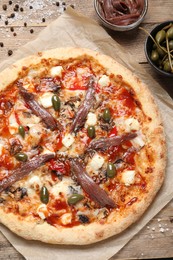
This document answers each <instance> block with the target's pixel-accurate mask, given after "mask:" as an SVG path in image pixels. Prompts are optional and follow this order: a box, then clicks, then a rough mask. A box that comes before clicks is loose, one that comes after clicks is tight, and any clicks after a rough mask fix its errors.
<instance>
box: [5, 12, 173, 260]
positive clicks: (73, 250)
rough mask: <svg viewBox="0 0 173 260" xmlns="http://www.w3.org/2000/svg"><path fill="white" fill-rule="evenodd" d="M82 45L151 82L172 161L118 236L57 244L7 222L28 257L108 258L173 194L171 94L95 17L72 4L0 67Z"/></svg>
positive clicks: (12, 237) (13, 239)
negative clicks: (25, 235) (25, 234)
mask: <svg viewBox="0 0 173 260" xmlns="http://www.w3.org/2000/svg"><path fill="white" fill-rule="evenodd" d="M68 46H78V47H85V48H90V49H92V50H96V51H100V52H102V53H105V54H107V55H109V56H111V57H113V58H115V59H116V60H117V61H119V62H120V63H122V64H123V65H125V66H126V67H128V68H129V69H130V70H132V71H134V72H135V73H136V72H137V74H138V76H139V77H140V78H142V80H143V81H144V82H145V83H147V84H148V86H149V88H150V90H151V91H152V92H153V93H154V96H155V98H156V101H157V102H158V105H159V107H160V110H161V113H162V114H163V120H164V125H165V131H166V136H167V145H168V164H167V170H166V180H165V182H164V185H163V187H162V189H161V191H160V192H159V194H158V195H157V197H156V199H155V201H154V202H153V203H152V205H151V206H150V208H149V209H148V210H147V212H146V213H145V214H144V216H143V217H142V218H141V219H140V221H138V222H137V223H135V224H134V225H132V226H131V227H130V228H129V229H127V230H126V231H125V232H123V233H122V234H120V235H118V236H114V237H112V238H110V239H108V240H105V241H103V242H100V243H97V244H94V245H91V246H80V247H79V246H57V245H48V244H43V243H40V242H33V241H26V240H23V239H22V238H20V237H18V236H16V235H14V234H12V233H11V232H10V231H9V230H7V229H6V228H5V227H4V226H2V225H1V226H0V230H1V231H2V233H3V234H4V235H5V236H6V237H7V239H8V240H9V241H10V242H11V244H12V245H13V246H14V247H15V248H16V249H17V250H18V251H19V252H20V253H21V254H22V255H23V256H24V257H25V258H26V259H28V260H31V259H32V260H34V259H36V260H39V259H40V260H42V259H44V258H45V257H46V258H47V259H49V260H54V259H56V260H68V259H70V260H81V259H82V260H93V259H94V260H106V259H109V258H110V257H112V256H113V255H114V254H116V253H117V252H118V251H119V250H120V249H121V248H122V247H123V246H124V245H125V244H126V243H127V242H128V241H129V240H130V239H131V238H132V237H133V236H134V235H135V234H136V233H137V232H139V230H141V229H142V228H143V227H144V226H145V225H146V224H147V222H148V221H149V220H151V219H152V218H153V217H154V216H155V215H156V214H157V213H158V212H159V211H160V210H161V209H162V208H163V207H164V206H165V205H166V204H167V203H168V202H169V201H170V200H171V199H172V198H173V188H172V184H173V178H172V173H173V135H172V129H173V122H172V118H173V102H172V100H171V98H170V97H169V95H168V94H167V93H166V92H165V91H164V90H163V89H162V88H161V87H160V86H159V85H158V83H157V82H155V81H154V80H153V79H152V78H151V77H150V76H149V75H148V74H147V73H146V71H145V70H144V69H142V68H141V66H140V65H138V64H137V62H135V61H134V56H132V55H131V54H130V53H128V52H126V50H124V49H123V48H122V47H121V46H120V45H119V44H118V43H116V42H115V41H114V40H113V39H112V38H111V37H110V36H109V35H108V34H107V33H106V31H105V30H104V29H103V28H102V27H101V26H99V25H98V24H97V23H96V22H95V21H92V20H91V19H89V18H87V17H84V16H82V15H79V14H78V13H76V12H75V11H74V10H73V9H71V8H68V9H67V11H66V12H65V14H63V15H62V16H61V17H59V18H58V19H57V20H55V21H54V22H52V23H51V24H50V25H49V26H48V27H47V28H46V29H44V30H43V31H42V32H41V33H40V34H39V36H38V37H37V38H36V39H35V40H34V41H32V42H29V43H28V44H26V45H25V46H23V47H21V48H20V49H19V50H18V51H17V53H16V55H14V56H13V57H12V58H10V59H8V60H7V61H5V62H3V63H2V64H1V65H0V70H2V69H4V68H5V67H7V66H9V65H10V64H12V63H13V62H14V61H16V60H17V59H20V58H23V57H25V56H28V55H29V54H33V53H35V52H38V51H42V50H47V49H51V48H56V47H68Z"/></svg>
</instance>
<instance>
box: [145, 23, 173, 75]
mask: <svg viewBox="0 0 173 260" xmlns="http://www.w3.org/2000/svg"><path fill="white" fill-rule="evenodd" d="M170 23H172V24H173V21H166V22H163V23H161V24H159V25H157V26H156V27H154V28H153V30H152V31H151V32H150V34H151V35H152V36H153V38H155V36H156V33H157V32H158V31H160V30H161V29H162V28H164V27H165V26H166V25H168V24H170ZM152 47H153V40H152V39H151V37H150V36H148V37H147V39H146V41H145V55H146V58H147V60H148V63H149V64H150V65H151V67H152V68H153V69H154V70H155V71H156V72H158V73H159V74H160V75H162V76H166V77H173V73H169V72H166V71H164V70H162V69H160V68H159V67H157V66H156V64H155V63H154V62H153V61H152V60H151V58H150V57H151V51H152Z"/></svg>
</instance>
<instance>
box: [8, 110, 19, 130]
mask: <svg viewBox="0 0 173 260" xmlns="http://www.w3.org/2000/svg"><path fill="white" fill-rule="evenodd" d="M18 127H19V125H18V123H17V121H16V117H15V114H14V113H11V115H10V117H9V132H10V134H11V135H13V134H15V133H17V132H18Z"/></svg>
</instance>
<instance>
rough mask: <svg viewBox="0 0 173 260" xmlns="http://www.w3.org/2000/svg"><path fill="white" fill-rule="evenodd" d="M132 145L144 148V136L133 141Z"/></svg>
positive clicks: (139, 136)
mask: <svg viewBox="0 0 173 260" xmlns="http://www.w3.org/2000/svg"><path fill="white" fill-rule="evenodd" d="M131 143H132V145H133V146H134V147H135V148H142V147H143V146H144V145H145V142H144V141H143V138H142V135H138V136H137V137H135V138H134V139H132V140H131Z"/></svg>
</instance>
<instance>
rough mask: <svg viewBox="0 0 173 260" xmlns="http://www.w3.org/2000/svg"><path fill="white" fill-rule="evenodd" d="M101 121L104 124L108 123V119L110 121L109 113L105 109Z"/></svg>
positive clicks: (108, 110) (107, 109)
mask: <svg viewBox="0 0 173 260" xmlns="http://www.w3.org/2000/svg"><path fill="white" fill-rule="evenodd" d="M103 119H104V121H105V122H107V123H109V121H110V119H111V112H110V109H109V108H105V110H104V112H103Z"/></svg>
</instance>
